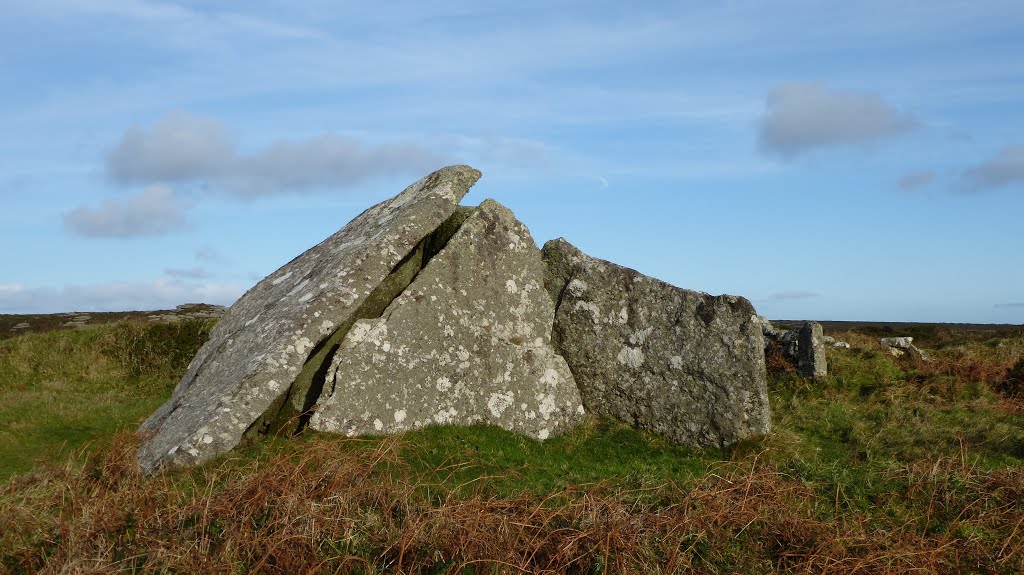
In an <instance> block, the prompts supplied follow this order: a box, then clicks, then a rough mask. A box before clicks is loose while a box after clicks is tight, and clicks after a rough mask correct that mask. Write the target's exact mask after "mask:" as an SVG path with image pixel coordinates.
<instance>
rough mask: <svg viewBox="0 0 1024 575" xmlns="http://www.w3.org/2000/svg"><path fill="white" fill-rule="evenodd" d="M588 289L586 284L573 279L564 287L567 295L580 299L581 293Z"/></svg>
mask: <svg viewBox="0 0 1024 575" xmlns="http://www.w3.org/2000/svg"><path fill="white" fill-rule="evenodd" d="M588 287H590V286H588V285H587V282H585V281H583V280H581V279H573V280H572V281H570V282H569V285H568V286H566V289H568V290H569V293H570V294H572V296H573V297H581V296H582V295H583V293H584V292H586V291H587V288H588Z"/></svg>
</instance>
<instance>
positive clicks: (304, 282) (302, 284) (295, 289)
mask: <svg viewBox="0 0 1024 575" xmlns="http://www.w3.org/2000/svg"><path fill="white" fill-rule="evenodd" d="M308 285H309V280H308V279H307V280H302V281H301V282H299V283H298V285H296V286H295V287H293V288H292V291H290V292H288V296H289V297H290V296H293V295H295V294H297V293H299V292H300V291H302V290H304V289H306V286H308Z"/></svg>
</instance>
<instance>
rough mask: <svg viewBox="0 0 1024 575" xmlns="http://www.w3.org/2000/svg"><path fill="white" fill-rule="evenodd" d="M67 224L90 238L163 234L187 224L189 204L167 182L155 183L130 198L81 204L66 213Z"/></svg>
mask: <svg viewBox="0 0 1024 575" xmlns="http://www.w3.org/2000/svg"><path fill="white" fill-rule="evenodd" d="M64 227H65V228H67V229H68V230H69V231H71V232H72V233H74V234H76V235H79V236H83V237H89V238H132V237H140V236H161V235H167V234H171V233H174V232H178V231H181V230H183V229H185V228H186V227H187V222H186V218H185V207H184V206H183V205H182V203H181V201H180V200H178V199H177V198H176V197H175V195H174V191H173V190H172V189H170V188H168V187H167V186H159V185H158V186H151V187H149V188H146V189H145V190H144V191H143V192H142V193H140V194H138V195H136V196H133V197H129V198H127V199H123V200H122V199H119V198H111V199H107V200H104V201H103V203H101V204H100V205H99V206H96V207H91V206H79V207H77V208H75V209H73V210H71V211H70V212H68V213H67V214H65V215H64Z"/></svg>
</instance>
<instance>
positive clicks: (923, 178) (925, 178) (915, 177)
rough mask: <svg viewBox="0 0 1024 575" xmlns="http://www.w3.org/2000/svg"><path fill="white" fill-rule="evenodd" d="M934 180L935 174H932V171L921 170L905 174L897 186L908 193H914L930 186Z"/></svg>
mask: <svg viewBox="0 0 1024 575" xmlns="http://www.w3.org/2000/svg"><path fill="white" fill-rule="evenodd" d="M934 179H935V172H932V171H931V170H919V171H915V172H907V173H906V174H903V175H902V176H900V179H899V181H897V184H898V185H899V187H900V189H902V190H904V191H907V192H913V191H916V190H920V189H921V188H924V187H926V186H928V185H929V184H931V183H932V180H934Z"/></svg>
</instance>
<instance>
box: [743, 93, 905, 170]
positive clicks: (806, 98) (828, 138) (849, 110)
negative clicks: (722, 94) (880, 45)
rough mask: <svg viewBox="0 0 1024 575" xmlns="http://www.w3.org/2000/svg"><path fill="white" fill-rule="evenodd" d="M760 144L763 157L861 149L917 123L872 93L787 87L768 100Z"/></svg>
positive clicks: (759, 139) (770, 95) (759, 136)
mask: <svg viewBox="0 0 1024 575" xmlns="http://www.w3.org/2000/svg"><path fill="white" fill-rule="evenodd" d="M766 104H767V110H766V114H765V116H764V118H763V119H762V121H761V125H760V130H759V133H758V142H759V145H760V147H761V150H762V151H763V152H765V153H768V154H772V155H777V156H781V157H783V158H787V159H788V158H794V157H796V156H799V155H801V154H805V153H807V152H811V151H813V150H817V149H822V148H830V147H841V146H854V145H864V144H869V143H871V142H875V141H878V140H882V139H885V138H888V137H892V136H896V135H899V134H902V133H905V132H907V131H910V130H912V129H914V128H915V127H916V126H917V121H916V120H915V119H914V118H913V117H912V116H910V115H908V114H905V113H903V112H900V111H899V110H897V109H895V108H893V107H892V106H890V105H889V104H887V103H886V102H885V101H883V100H882V99H881V98H880V97H879V96H877V95H875V94H857V93H849V92H840V91H837V90H833V89H831V88H829V87H827V86H824V85H821V84H811V83H787V84H780V85H779V86H776V87H775V89H773V90H772V91H771V93H770V94H769V95H768V98H767V102H766Z"/></svg>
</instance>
